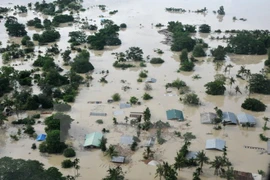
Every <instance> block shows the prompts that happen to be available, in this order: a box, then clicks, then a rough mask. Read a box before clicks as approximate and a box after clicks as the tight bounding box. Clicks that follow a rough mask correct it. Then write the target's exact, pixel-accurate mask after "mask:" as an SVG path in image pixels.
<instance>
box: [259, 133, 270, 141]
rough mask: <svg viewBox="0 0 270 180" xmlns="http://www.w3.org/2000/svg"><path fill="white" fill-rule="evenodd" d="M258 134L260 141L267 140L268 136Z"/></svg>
mask: <svg viewBox="0 0 270 180" xmlns="http://www.w3.org/2000/svg"><path fill="white" fill-rule="evenodd" d="M259 136H260V139H261V140H262V141H268V140H269V138H268V137H266V136H265V135H263V134H260V135H259Z"/></svg>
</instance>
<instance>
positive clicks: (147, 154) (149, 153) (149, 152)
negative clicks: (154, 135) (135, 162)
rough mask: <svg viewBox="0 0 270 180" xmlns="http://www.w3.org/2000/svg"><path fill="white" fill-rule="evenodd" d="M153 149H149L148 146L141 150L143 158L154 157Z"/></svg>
mask: <svg viewBox="0 0 270 180" xmlns="http://www.w3.org/2000/svg"><path fill="white" fill-rule="evenodd" d="M154 153H155V152H154V151H152V150H151V148H150V147H149V146H148V147H146V149H145V150H144V152H143V158H144V159H150V158H153V157H154Z"/></svg>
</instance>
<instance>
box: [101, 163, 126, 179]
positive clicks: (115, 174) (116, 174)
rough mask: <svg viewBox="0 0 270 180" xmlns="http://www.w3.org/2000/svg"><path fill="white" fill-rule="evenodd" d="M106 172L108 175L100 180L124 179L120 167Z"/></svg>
mask: <svg viewBox="0 0 270 180" xmlns="http://www.w3.org/2000/svg"><path fill="white" fill-rule="evenodd" d="M107 172H108V173H109V175H108V176H106V177H105V178H103V179H102V180H124V179H125V177H124V173H123V171H122V168H121V167H120V166H117V167H116V168H109V169H108V171H107Z"/></svg>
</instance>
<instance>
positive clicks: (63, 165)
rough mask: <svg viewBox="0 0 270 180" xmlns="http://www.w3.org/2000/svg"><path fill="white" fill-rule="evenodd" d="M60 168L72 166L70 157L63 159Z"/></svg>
mask: <svg viewBox="0 0 270 180" xmlns="http://www.w3.org/2000/svg"><path fill="white" fill-rule="evenodd" d="M61 165H62V168H71V167H72V166H73V162H72V161H71V160H70V159H65V160H64V161H62V163H61Z"/></svg>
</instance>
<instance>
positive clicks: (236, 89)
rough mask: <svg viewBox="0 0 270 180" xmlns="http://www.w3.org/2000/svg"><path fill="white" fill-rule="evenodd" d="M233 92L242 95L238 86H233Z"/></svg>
mask: <svg viewBox="0 0 270 180" xmlns="http://www.w3.org/2000/svg"><path fill="white" fill-rule="evenodd" d="M234 90H235V93H236V94H237V92H239V93H240V94H242V92H241V90H240V88H239V86H235V88H234Z"/></svg>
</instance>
